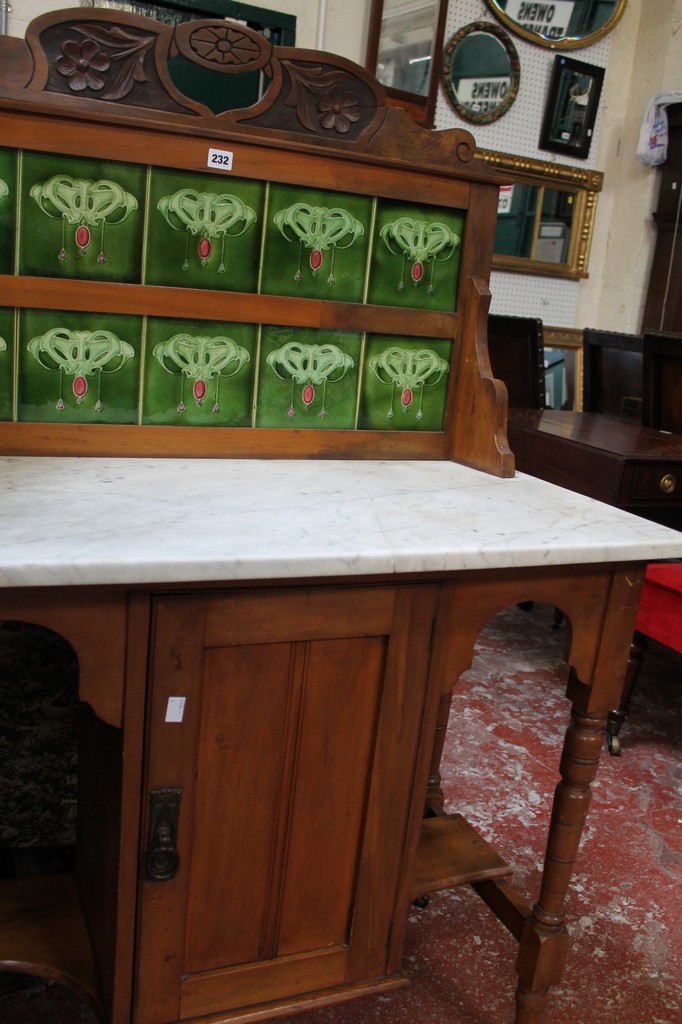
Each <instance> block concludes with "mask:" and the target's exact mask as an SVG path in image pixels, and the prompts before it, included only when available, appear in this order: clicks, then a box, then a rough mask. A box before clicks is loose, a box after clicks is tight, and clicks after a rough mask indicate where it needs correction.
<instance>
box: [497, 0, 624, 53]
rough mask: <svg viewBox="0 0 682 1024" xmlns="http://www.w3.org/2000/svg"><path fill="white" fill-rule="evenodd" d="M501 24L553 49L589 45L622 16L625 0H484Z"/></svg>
mask: <svg viewBox="0 0 682 1024" xmlns="http://www.w3.org/2000/svg"><path fill="white" fill-rule="evenodd" d="M485 2H486V4H487V5H488V7H489V8H490V10H491V11H492V13H493V14H494V15H495V17H496V18H498V19H499V20H500V21H501V22H502V24H503V25H504V26H505V27H506V28H508V29H509V30H510V32H515V33H516V35H519V36H521V37H522V38H523V39H526V40H528V42H529V43H535V44H536V45H537V46H547V47H551V48H552V49H555V50H577V49H578V48H580V47H581V46H591V45H592V44H593V43H596V42H597V41H598V40H599V39H601V38H603V36H605V35H606V34H607V32H610V31H611V30H612V29H613V28H614V27H615V25H616V24H617V23H618V21H619V20H620V19H621V17H622V16H623V11H624V10H625V7H626V5H627V0H552V3H536V2H530V0H485Z"/></svg>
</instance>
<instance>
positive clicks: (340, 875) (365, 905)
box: [135, 585, 436, 1024]
mask: <svg viewBox="0 0 682 1024" xmlns="http://www.w3.org/2000/svg"><path fill="white" fill-rule="evenodd" d="M435 598H436V589H435V588H433V587H430V586H428V585H427V586H424V585H422V586H411V587H407V586H405V587H347V588H345V587H324V588H323V587H319V588H280V589H275V588H273V589H268V590H257V591H243V592H235V593H228V594H224V593H223V594H213V595H211V594H203V595H198V596H197V595H187V596H184V595H183V596H169V597H163V598H159V599H158V600H157V602H156V610H155V633H154V638H153V663H152V668H151V703H150V710H149V728H148V754H147V780H146V784H147V788H148V790H149V793H150V801H151V800H152V799H153V798H154V797H153V794H155V793H158V792H159V791H166V790H168V789H169V788H170V789H171V790H173V791H174V792H175V797H176V799H179V813H178V818H177V832H176V830H175V825H174V824H173V823H172V822H171V823H170V826H169V828H166V830H165V832H164V828H163V823H162V827H161V829H160V832H159V830H158V829H157V832H155V821H154V814H153V812H152V810H151V808H152V804H151V803H150V807H149V808H148V809H147V822H146V825H145V831H144V834H145V835H146V836H147V846H146V849H145V850H143V865H142V872H143V877H142V882H141V900H140V919H139V959H138V983H137V994H136V1008H137V1009H136V1015H135V1021H136V1024H167V1022H170V1021H176V1020H191V1019H194V1018H196V1017H199V1016H201V1015H204V1014H216V1013H227V1012H230V1013H232V1014H235V1016H236V1017H237V1018H238V1016H239V1013H240V1011H241V1010H242V1009H244V1012H246V1008H248V1007H253V1006H255V1005H258V1004H262V1003H272V1002H274V1003H275V1004H276V1003H277V1002H278V1001H280V1002H282V1001H286V1000H287V999H291V998H292V997H297V998H302V999H305V998H307V997H308V996H309V997H310V998H312V997H313V994H314V993H316V992H317V993H320V992H322V991H324V990H327V991H330V990H331V991H334V990H336V991H338V990H339V989H345V988H347V987H349V986H353V985H355V984H360V983H365V984H366V983H367V981H368V979H370V980H371V979H379V978H382V977H383V976H385V975H386V973H387V957H388V950H389V945H390V934H391V925H392V921H393V918H394V915H395V913H396V910H397V909H398V908H397V907H396V904H397V901H398V900H399V895H398V891H399V888H400V883H401V881H402V880H403V879H404V872H405V871H406V870H409V869H410V868H411V865H409V864H407V861H406V857H405V851H406V849H407V848H408V846H410V845H412V846H413V845H414V843H413V837H412V836H411V832H410V830H414V821H413V819H414V805H415V786H420V787H421V788H422V789H423V788H424V787H425V778H423V779H422V778H421V777H417V776H419V774H420V773H419V772H417V776H416V774H415V766H416V765H417V763H418V762H419V763H420V764H421V763H422V762H423V761H424V758H423V753H422V752H423V745H422V747H421V748H420V737H421V732H422V716H423V713H424V706H425V699H426V678H427V670H428V649H429V640H430V634H431V627H432V620H433V616H434V612H435ZM183 705H184V706H183ZM181 707H182V710H180V708H181ZM424 743H426V745H427V746H428V742H427V741H426V739H425V738H424V740H422V744H424ZM411 805H412V816H411V817H410V810H411ZM417 825H418V822H417ZM157 833H158V834H157ZM155 845H156V846H158V847H159V849H158V850H157V855H158V857H159V858H160V859H156V860H155V859H153V854H154V847H155ZM169 845H176V848H177V855H178V857H179V862H178V864H177V865H174V864H173V863H172V858H171V863H170V870H169V871H168V872H165V867H164V866H163V865H164V864H165V863H166V862H165V861H164V856H165V854H166V853H167V849H164V847H167V846H169ZM408 859H409V858H408ZM159 863H161V864H162V870H161V875H162V876H163V875H164V873H168V874H170V875H171V877H168V878H166V879H165V880H157V879H156V878H155V877H154V876H155V871H156V868H157V867H158V864H159ZM166 866H167V865H166ZM176 868H177V870H175V869H176ZM403 890H404V885H403V887H402V889H401V892H402V891H403ZM400 899H402V897H400ZM402 912H403V913H406V908H405V907H403V908H402Z"/></svg>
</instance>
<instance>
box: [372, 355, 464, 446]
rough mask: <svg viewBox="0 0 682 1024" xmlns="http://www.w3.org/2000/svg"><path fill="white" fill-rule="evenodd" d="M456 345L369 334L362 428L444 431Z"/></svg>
mask: <svg viewBox="0 0 682 1024" xmlns="http://www.w3.org/2000/svg"><path fill="white" fill-rule="evenodd" d="M451 348H452V342H450V341H442V340H441V339H436V338H418V339H415V338H400V337H391V336H389V335H371V336H370V337H368V339H367V346H366V350H365V360H364V364H363V372H362V400H361V412H360V423H359V425H360V427H363V428H365V429H368V430H442V429H443V417H444V416H445V399H446V394H447V388H448V375H449V365H450V351H451Z"/></svg>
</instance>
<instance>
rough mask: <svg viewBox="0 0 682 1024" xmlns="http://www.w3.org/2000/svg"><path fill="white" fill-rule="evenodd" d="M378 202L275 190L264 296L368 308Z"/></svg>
mask: <svg viewBox="0 0 682 1024" xmlns="http://www.w3.org/2000/svg"><path fill="white" fill-rule="evenodd" d="M372 207H373V200H372V199H369V198H366V197H364V196H353V195H346V194H344V193H339V192H322V191H316V190H313V189H305V188H296V187H293V186H286V185H271V186H270V191H269V198H268V210H267V220H266V227H265V243H264V251H263V272H262V283H261V291H262V292H264V293H266V294H268V295H296V296H301V297H302V298H306V299H334V300H339V301H343V302H362V300H363V295H364V288H365V278H366V270H367V253H368V246H369V234H370V226H371V220H372Z"/></svg>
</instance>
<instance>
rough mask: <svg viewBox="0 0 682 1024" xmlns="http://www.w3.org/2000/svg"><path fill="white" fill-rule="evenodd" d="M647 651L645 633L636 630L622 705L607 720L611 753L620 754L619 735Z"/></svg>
mask: <svg viewBox="0 0 682 1024" xmlns="http://www.w3.org/2000/svg"><path fill="white" fill-rule="evenodd" d="M645 650H646V637H645V636H644V634H643V633H640V632H638V631H637V630H635V633H634V635H633V637H632V643H631V644H630V654H629V657H628V663H627V667H626V669H625V679H624V680H623V690H622V692H621V695H620V704H619V705H618V707H617V708H616V709H615V710H614V711H609V715H608V718H607V720H606V736H607V739H608V744H609V751H610V753H612V754H619V753H620V740H619V739H618V734H619V732H620V729H621V726H622V724H623V722H624V721H625V719H626V718H627V716H628V714H629V712H630V700H631V698H632V694H633V691H634V689H635V683H636V682H637V679H638V678H639V672H640V669H641V667H642V658H643V656H644V651H645Z"/></svg>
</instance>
